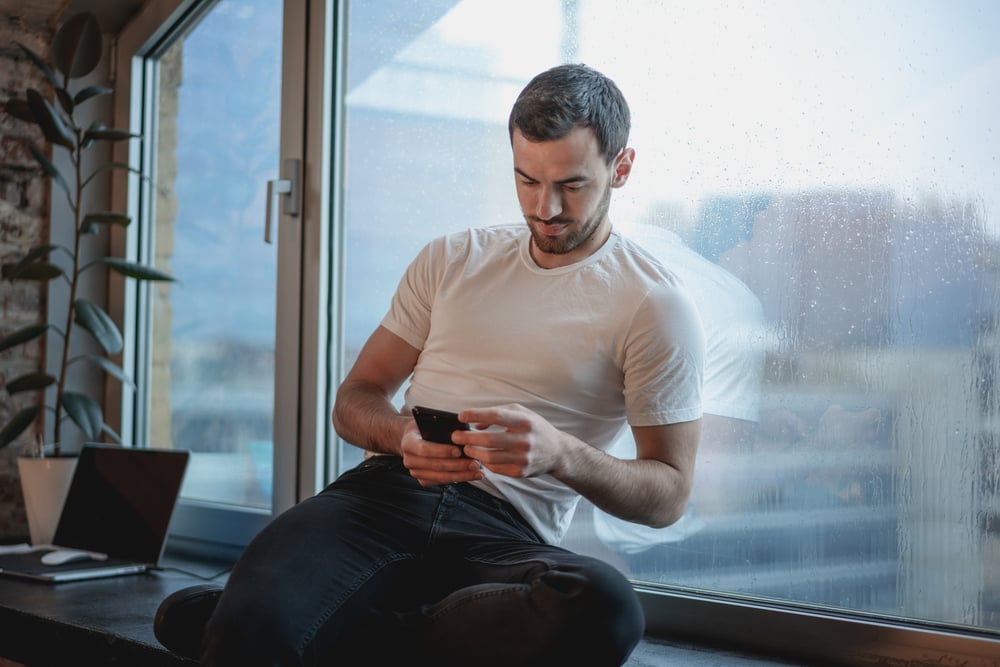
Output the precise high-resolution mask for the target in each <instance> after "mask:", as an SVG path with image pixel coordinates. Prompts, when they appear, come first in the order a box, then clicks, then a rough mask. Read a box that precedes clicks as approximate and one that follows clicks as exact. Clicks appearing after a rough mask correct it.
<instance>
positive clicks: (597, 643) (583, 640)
mask: <svg viewBox="0 0 1000 667" xmlns="http://www.w3.org/2000/svg"><path fill="white" fill-rule="evenodd" d="M540 583H541V584H542V585H544V586H545V587H547V588H548V589H550V593H549V594H555V595H558V596H560V597H562V598H563V600H562V603H561V604H562V605H563V606H564V608H565V610H566V611H567V618H566V622H565V624H564V627H563V628H561V630H562V632H560V634H561V635H562V636H561V638H560V643H561V644H562V646H563V648H562V650H564V651H569V652H570V653H571V654H573V655H576V656H578V657H579V658H580V659H581V660H582V659H584V658H586V659H588V660H590V661H591V662H590V663H588V664H594V665H614V664H621V663H622V662H624V660H625V659H626V658H627V657H628V655H629V654H630V653H631V652H632V650H633V649H634V648H635V646H636V644H638V642H639V640H640V639H641V638H642V635H643V632H644V631H645V616H644V614H643V611H642V606H641V605H640V603H639V598H638V595H637V594H636V592H635V590H634V589H633V588H632V586H631V584H629V582H628V580H627V579H625V577H624V576H623V575H622V574H621V573H620V572H619V571H618V570H617V569H615V568H614V567H612V566H610V565H608V564H607V563H604V562H602V561H597V560H594V561H591V562H589V563H585V564H583V565H574V566H570V567H567V568H562V567H557V568H555V569H553V570H550V571H549V572H546V573H545V574H544V575H542V577H541V579H540ZM564 655H565V654H564ZM579 664H584V663H579Z"/></svg>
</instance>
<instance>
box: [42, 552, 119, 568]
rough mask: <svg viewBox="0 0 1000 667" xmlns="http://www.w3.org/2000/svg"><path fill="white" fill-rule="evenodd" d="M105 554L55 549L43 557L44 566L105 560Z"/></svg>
mask: <svg viewBox="0 0 1000 667" xmlns="http://www.w3.org/2000/svg"><path fill="white" fill-rule="evenodd" d="M106 558H107V556H106V555H104V554H99V553H95V552H93V551H81V550H79V549H55V550H54V551H50V552H48V553H46V554H44V555H43V556H42V564H43V565H65V564H66V563H73V562H75V561H78V560H105V559H106Z"/></svg>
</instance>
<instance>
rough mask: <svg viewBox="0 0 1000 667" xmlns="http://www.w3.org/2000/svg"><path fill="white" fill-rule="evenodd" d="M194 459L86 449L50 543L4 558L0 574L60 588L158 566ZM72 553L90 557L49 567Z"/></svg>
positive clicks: (161, 452) (159, 452) (176, 453)
mask: <svg viewBox="0 0 1000 667" xmlns="http://www.w3.org/2000/svg"><path fill="white" fill-rule="evenodd" d="M189 457H190V454H189V452H187V451H183V450H169V449H134V448H125V447H113V446H103V445H85V446H84V447H83V449H82V450H81V451H80V458H79V460H78V461H77V464H76V471H75V472H74V473H73V479H72V481H71V482H70V487H69V491H68V492H67V494H66V502H65V503H64V504H63V509H62V513H61V514H60V515H59V522H58V524H57V525H56V530H55V534H54V535H53V538H52V544H50V545H40V546H33V547H24V548H23V549H15V550H9V549H8V550H7V552H6V553H0V574H3V575H7V576H12V577H21V578H25V579H32V580H36V581H43V582H48V583H57V582H63V581H79V580H81V579H96V578H100V577H112V576H118V575H124V574H137V573H140V572H146V571H148V570H149V569H151V568H155V567H157V566H158V565H159V562H160V558H161V557H162V555H163V547H164V546H165V544H166V541H167V529H168V528H169V526H170V519H171V517H172V516H173V512H174V506H175V505H176V504H177V498H178V496H179V495H180V489H181V483H182V482H183V481H184V472H185V470H186V469H187V464H188V459H189ZM67 549H68V550H80V551H86V552H90V555H88V556H86V557H84V558H83V559H82V560H72V561H70V562H65V563H62V564H46V562H44V561H43V558H44V557H45V555H46V554H48V553H50V552H53V551H63V550H67ZM54 557H55V554H53V555H52V556H49V558H47V559H45V560H46V561H48V562H49V563H51V562H52V560H53V558H54ZM56 560H58V559H56Z"/></svg>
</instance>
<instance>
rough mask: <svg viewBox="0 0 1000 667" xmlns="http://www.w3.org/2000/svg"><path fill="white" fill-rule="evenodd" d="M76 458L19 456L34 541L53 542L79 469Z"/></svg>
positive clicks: (20, 471)
mask: <svg viewBox="0 0 1000 667" xmlns="http://www.w3.org/2000/svg"><path fill="white" fill-rule="evenodd" d="M76 459H77V457H75V456H59V457H48V458H37V459H36V458H27V457H21V458H18V459H17V470H18V472H19V473H20V475H21V491H22V492H23V493H24V509H25V511H26V512H27V514H28V531H29V533H30V534H31V543H32V544H52V536H53V535H55V532H56V525H57V524H58V523H59V515H60V514H61V513H62V508H63V503H64V502H65V501H66V493H67V492H68V491H69V484H70V482H71V481H72V480H73V472H74V471H75V470H76Z"/></svg>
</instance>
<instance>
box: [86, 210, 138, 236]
mask: <svg viewBox="0 0 1000 667" xmlns="http://www.w3.org/2000/svg"><path fill="white" fill-rule="evenodd" d="M131 222H132V218H130V217H128V216H127V215H125V214H124V213H115V212H114V211H104V212H101V213H88V214H87V215H86V216H85V217H84V218H83V222H81V223H80V228H81V231H82V232H83V233H84V234H94V233H96V231H97V230H96V229H95V225H118V226H119V227H128V226H129V224H130V223H131Z"/></svg>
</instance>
